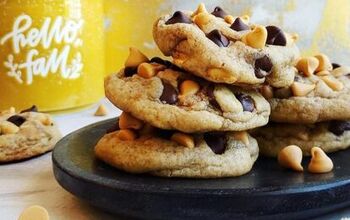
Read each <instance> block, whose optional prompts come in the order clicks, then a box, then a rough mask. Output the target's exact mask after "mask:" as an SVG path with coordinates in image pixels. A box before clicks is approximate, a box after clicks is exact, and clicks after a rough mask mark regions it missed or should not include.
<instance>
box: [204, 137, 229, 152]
mask: <svg viewBox="0 0 350 220" xmlns="http://www.w3.org/2000/svg"><path fill="white" fill-rule="evenodd" d="M203 138H204V141H205V142H206V143H207V145H208V146H209V147H210V149H211V150H212V151H213V152H214V153H215V154H223V153H224V152H225V150H226V141H227V140H226V136H225V134H224V133H219V132H210V133H205V134H203Z"/></svg>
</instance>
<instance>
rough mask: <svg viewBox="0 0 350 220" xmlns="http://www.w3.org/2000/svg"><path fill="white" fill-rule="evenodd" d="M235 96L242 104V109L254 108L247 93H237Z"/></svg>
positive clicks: (252, 109) (251, 110)
mask: <svg viewBox="0 0 350 220" xmlns="http://www.w3.org/2000/svg"><path fill="white" fill-rule="evenodd" d="M236 98H237V99H238V100H239V101H240V103H241V104H242V106H243V111H247V112H253V111H254V108H255V104H254V100H253V99H252V97H250V96H249V95H246V94H243V93H238V94H236Z"/></svg>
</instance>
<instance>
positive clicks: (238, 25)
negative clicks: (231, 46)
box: [230, 18, 250, 31]
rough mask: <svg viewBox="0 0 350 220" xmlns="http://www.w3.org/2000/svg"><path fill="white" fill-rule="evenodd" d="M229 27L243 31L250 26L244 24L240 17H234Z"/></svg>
mask: <svg viewBox="0 0 350 220" xmlns="http://www.w3.org/2000/svg"><path fill="white" fill-rule="evenodd" d="M230 28H231V29H233V30H235V31H245V30H249V29H250V27H249V26H248V25H246V24H245V23H244V22H243V21H242V19H241V18H236V20H235V21H234V22H233V24H232V25H231V27H230Z"/></svg>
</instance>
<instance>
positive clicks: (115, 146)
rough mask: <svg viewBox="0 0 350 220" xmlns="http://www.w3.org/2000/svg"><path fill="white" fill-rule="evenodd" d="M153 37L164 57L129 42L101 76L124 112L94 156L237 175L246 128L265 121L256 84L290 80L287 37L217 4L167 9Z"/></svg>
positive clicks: (195, 173)
mask: <svg viewBox="0 0 350 220" xmlns="http://www.w3.org/2000/svg"><path fill="white" fill-rule="evenodd" d="M153 33H154V39H155V42H156V43H157V45H158V46H159V48H160V50H161V51H162V52H163V53H164V55H166V56H171V57H172V58H173V62H169V61H166V60H163V59H161V58H158V57H155V58H152V59H151V60H149V59H148V58H147V57H146V56H145V55H143V54H142V53H141V52H140V51H138V50H137V49H135V48H131V49H130V55H129V57H128V58H127V61H126V62H125V68H124V69H122V70H121V71H120V72H119V73H117V74H113V75H111V76H109V77H108V78H107V79H106V80H105V90H106V96H107V97H108V98H109V100H110V101H111V102H112V103H114V104H115V105H116V106H117V107H118V108H120V109H122V110H123V111H124V112H123V114H122V115H121V116H120V118H119V122H118V123H117V126H115V128H114V129H113V130H112V131H111V132H110V133H108V134H106V135H105V136H104V137H103V138H102V139H101V140H100V141H99V142H98V144H97V145H96V147H95V153H96V155H97V157H98V158H100V159H101V160H103V161H105V162H107V163H109V164H111V165H112V166H115V167H117V168H119V169H122V170H125V171H128V172H132V173H151V174H154V175H160V176H171V177H202V178H213V177H225V176H239V175H243V174H245V173H247V172H249V171H250V169H251V168H252V166H253V164H254V162H255V160H256V159H257V157H258V151H259V150H258V145H257V142H256V140H255V139H254V138H252V137H251V136H249V134H248V133H247V132H246V130H248V129H252V128H256V127H259V126H263V125H265V124H267V122H268V118H269V115H270V105H269V103H268V102H267V100H266V99H265V98H264V97H263V96H262V95H261V94H260V93H259V92H258V91H257V89H255V87H256V86H257V85H260V84H262V83H264V82H265V81H267V82H268V83H269V84H270V85H273V86H274V87H284V86H287V85H290V84H291V83H292V82H293V78H294V72H295V68H294V64H295V61H296V59H297V57H298V56H299V52H298V49H297V47H296V46H295V44H294V41H295V37H294V36H291V35H288V34H286V33H284V32H283V31H281V30H280V29H279V28H277V27H275V26H269V27H264V26H260V25H253V24H250V23H249V18H248V17H247V16H245V17H233V16H231V15H228V14H227V13H226V12H225V11H223V10H222V9H221V8H219V7H216V8H215V9H214V11H213V12H212V13H208V12H207V10H206V9H205V7H204V5H202V4H201V5H200V6H199V7H198V9H197V10H196V11H195V12H180V11H178V12H175V13H174V14H173V15H166V16H163V17H161V18H160V19H158V20H157V21H156V22H155V25H154V29H153Z"/></svg>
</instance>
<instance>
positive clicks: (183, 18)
mask: <svg viewBox="0 0 350 220" xmlns="http://www.w3.org/2000/svg"><path fill="white" fill-rule="evenodd" d="M177 23H185V24H191V23H192V21H191V19H190V18H189V17H187V15H185V14H184V13H183V12H181V11H177V12H175V13H174V14H173V16H172V17H171V18H170V19H169V20H168V21H167V22H165V24H177Z"/></svg>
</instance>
